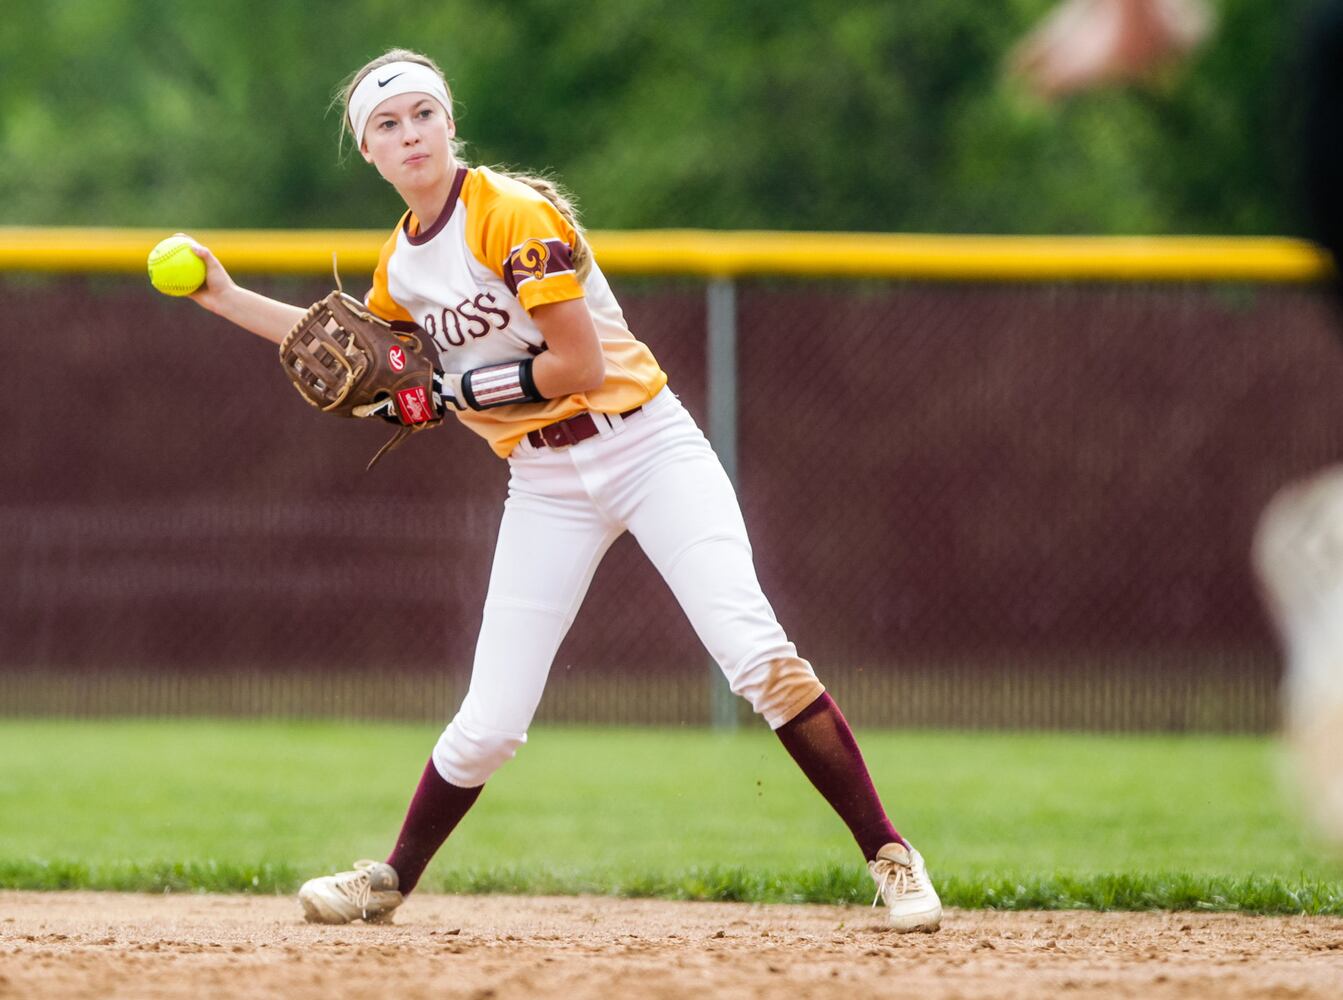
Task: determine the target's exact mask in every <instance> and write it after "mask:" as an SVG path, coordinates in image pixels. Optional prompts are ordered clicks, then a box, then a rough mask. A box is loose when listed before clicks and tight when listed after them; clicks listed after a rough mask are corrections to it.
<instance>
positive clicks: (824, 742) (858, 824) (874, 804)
mask: <svg viewBox="0 0 1343 1000" xmlns="http://www.w3.org/2000/svg"><path fill="white" fill-rule="evenodd" d="M775 732H776V733H778V734H779V739H780V741H781V742H782V743H783V745H784V748H785V749H786V750H787V751H788V752H789V754H791V755H792V757H793V760H795V761H797V764H798V767H800V768H802V773H803V774H805V775H806V776H807V778H808V779H810V781H811V783H812V784H813V785H815V786H816V790H817V791H818V792H820V793H821V794H822V795H823V796H825V801H827V802H829V803H830V807H831V808H832V809H834V810H835V812H837V813H838V814H839V818H840V819H842V820H843V821H844V824H845V825H846V826H847V827H848V828H849V832H850V833H852V834H853V839H854V840H856V841H858V846H859V848H861V849H862V852H863V856H864V857H866V858H867V859H868V860H869V861H871V860H872V859H873V858H875V857H876V856H877V851H879V850H881V848H882V847H884V846H885V845H887V844H889V843H891V842H892V841H899V842H900V843H902V844H905V846H909V845H908V844H907V843H906V842H905V839H904V838H903V837H901V836H900V834H899V833H897V832H896V829H895V827H893V826H892V825H891V821H890V820H889V819H888V818H887V817H886V810H885V809H884V808H882V805H881V799H880V798H879V797H878V795H877V790H876V788H875V787H874V786H873V785H872V777H871V776H870V775H869V774H868V773H867V765H866V764H865V763H863V755H862V752H861V751H860V750H859V749H858V743H857V741H856V740H854V738H853V731H852V730H851V729H849V723H848V722H847V721H846V720H845V718H844V715H843V713H842V712H840V710H839V706H838V705H836V704H835V702H834V699H832V698H831V697H830V695H828V694H822V695H821V696H820V697H819V698H817V699H816V700H815V701H813V702H812V703H811V704H810V705H808V706H807V707H806V708H804V709H803V710H802V711H801V712H799V713H798V714H797V715H796V716H794V717H793V718H792V719H789V720H788V721H787V722H785V723H784V724H783V725H782V726H780V727H779V728H778V729H776V730H775Z"/></svg>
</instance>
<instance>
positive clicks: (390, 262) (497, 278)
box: [365, 167, 667, 457]
mask: <svg viewBox="0 0 1343 1000" xmlns="http://www.w3.org/2000/svg"><path fill="white" fill-rule="evenodd" d="M575 235H576V234H575V233H574V228H573V226H571V225H570V224H569V223H568V222H567V221H566V220H565V218H564V216H563V215H561V214H560V212H559V210H558V209H557V208H556V207H555V206H554V205H552V204H551V203H550V201H548V200H547V199H546V197H545V196H544V195H542V194H541V193H540V192H538V191H536V190H534V189H533V188H531V187H529V186H527V185H526V184H523V183H522V182H521V181H516V180H513V179H512V178H510V177H505V176H503V175H502V174H498V173H495V172H494V171H492V170H489V169H488V168H486V167H471V168H469V169H468V168H466V167H462V168H461V169H459V170H458V171H457V176H456V179H455V180H454V182H453V185H452V191H451V192H450V193H449V195H448V202H447V204H446V205H445V206H444V208H443V212H442V214H441V215H440V216H439V217H438V219H437V220H436V221H435V222H434V223H433V224H432V225H431V226H429V227H428V228H427V229H426V228H423V227H422V226H421V224H420V221H419V220H418V219H416V218H415V216H414V215H413V214H412V213H410V212H407V213H406V214H405V215H404V216H402V217H401V221H400V223H398V225H397V227H396V231H395V232H394V233H393V234H392V236H391V238H389V239H388V240H387V242H386V243H385V244H384V245H383V248H382V255H381V256H380V258H379V260H378V267H377V270H376V271H375V272H374V274H373V287H372V289H370V291H369V293H368V295H366V296H365V302H367V303H368V307H369V309H370V310H371V311H372V312H374V313H375V314H377V315H378V316H381V317H382V318H383V319H386V320H389V321H398V320H399V321H401V322H408V323H414V324H415V325H416V326H418V327H420V328H421V329H422V330H424V331H425V332H426V333H427V334H428V335H429V337H430V339H431V340H432V341H433V344H434V346H435V348H437V350H438V358H439V361H438V363H439V367H440V368H442V369H443V371H445V372H449V373H460V372H466V371H470V370H471V369H473V368H479V367H481V366H482V365H490V364H498V363H500V362H504V361H517V360H520V359H522V358H525V357H527V356H528V355H529V354H530V355H536V354H540V353H541V352H542V351H544V350H545V348H546V345H545V341H544V340H543V338H542V336H541V331H540V330H539V329H538V328H537V326H536V324H535V323H534V322H532V318H531V310H532V309H535V308H536V307H537V306H540V305H545V304H546V303H549V302H565V301H567V300H569V299H578V298H586V300H587V305H588V310H589V311H590V312H591V313H592V320H593V324H594V325H595V326H596V328H597V336H598V338H599V339H600V341H601V347H602V354H603V355H604V357H605V358H606V379H605V381H603V382H602V384H601V386H600V387H599V388H597V389H595V390H593V391H592V392H587V393H577V394H574V395H572V396H563V397H560V398H557V399H550V400H546V401H545V402H543V403H519V404H516V405H513V406H499V407H496V408H493V409H489V410H465V411H463V412H461V413H458V414H457V416H458V418H459V419H460V420H461V421H462V423H464V424H466V425H467V426H468V427H470V428H471V429H472V430H473V431H475V432H476V433H477V434H479V435H481V436H482V437H484V438H485V439H486V440H487V441H489V443H490V446H491V447H492V448H493V449H494V451H495V453H496V454H498V455H500V456H501V457H507V455H508V454H509V453H510V452H511V451H512V450H513V446H514V445H516V444H517V443H518V441H520V440H521V439H522V438H523V437H525V436H526V435H527V432H528V431H533V430H536V429H538V428H540V427H544V426H546V425H547V424H552V423H554V422H555V421H557V420H564V419H566V418H568V417H572V416H574V415H575V414H577V413H581V412H582V411H584V410H592V411H595V412H598V413H623V412H624V411H626V410H632V409H634V407H636V406H641V405H643V404H644V403H646V402H648V400H650V399H652V398H653V396H654V395H656V394H657V392H658V390H659V389H661V388H662V387H663V386H664V385H665V384H666V382H667V376H666V374H664V373H663V371H662V369H661V367H659V365H658V363H657V360H656V359H655V358H654V357H653V354H652V352H651V351H649V349H648V348H647V347H645V346H644V345H643V344H642V343H641V342H639V341H638V340H636V339H635V337H634V335H633V334H632V333H630V330H629V327H628V326H627V325H626V324H625V316H624V314H623V313H622V312H621V310H620V305H619V304H618V303H617V302H616V299H615V296H614V295H612V294H611V288H610V286H609V285H608V284H607V283H606V278H605V277H604V276H603V275H602V273H601V271H600V270H599V269H598V268H597V266H596V264H595V262H594V264H593V266H592V270H591V271H590V272H589V273H588V276H587V277H586V278H585V279H584V280H583V281H582V282H580V281H579V280H578V278H577V277H576V276H575V274H574V267H573V259H572V254H573V245H574V240H575Z"/></svg>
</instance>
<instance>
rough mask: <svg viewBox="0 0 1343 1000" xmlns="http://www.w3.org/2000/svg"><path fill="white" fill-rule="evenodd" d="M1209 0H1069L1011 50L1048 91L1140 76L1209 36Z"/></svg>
mask: <svg viewBox="0 0 1343 1000" xmlns="http://www.w3.org/2000/svg"><path fill="white" fill-rule="evenodd" d="M1212 25H1213V16H1212V11H1211V9H1210V8H1209V6H1208V4H1207V3H1206V2H1205V0H1064V2H1063V3H1061V4H1059V6H1057V7H1056V8H1054V10H1053V11H1051V12H1050V14H1049V15H1048V16H1047V17H1046V18H1045V19H1044V21H1043V22H1041V24H1040V25H1039V27H1037V28H1036V29H1035V30H1034V31H1032V32H1031V33H1030V34H1029V35H1027V36H1026V38H1024V39H1023V40H1022V41H1021V42H1020V43H1019V44H1018V45H1017V46H1016V48H1015V49H1014V50H1013V52H1012V54H1011V56H1010V57H1009V65H1010V68H1011V70H1012V72H1014V73H1016V74H1017V75H1019V76H1021V77H1023V78H1024V79H1025V80H1026V81H1027V83H1028V84H1029V85H1030V87H1031V88H1032V89H1033V90H1035V91H1036V92H1037V93H1039V94H1041V95H1042V96H1045V97H1058V96H1061V95H1063V94H1066V93H1069V92H1071V91H1077V90H1083V89H1086V88H1087V87H1093V86H1096V85H1098V84H1104V83H1116V82H1123V81H1130V80H1135V79H1139V78H1141V77H1143V76H1145V75H1147V74H1148V73H1149V72H1151V71H1152V70H1154V69H1156V68H1158V67H1160V66H1162V65H1165V64H1167V63H1169V62H1172V61H1174V60H1176V59H1178V58H1179V57H1180V56H1183V55H1184V54H1186V53H1187V52H1189V51H1191V50H1192V49H1194V48H1195V47H1197V46H1198V45H1199V43H1200V42H1202V41H1203V40H1204V39H1205V38H1207V37H1208V35H1209V33H1210V32H1211V30H1212Z"/></svg>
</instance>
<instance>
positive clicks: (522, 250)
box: [504, 239, 574, 295]
mask: <svg viewBox="0 0 1343 1000" xmlns="http://www.w3.org/2000/svg"><path fill="white" fill-rule="evenodd" d="M573 270H574V255H573V250H571V249H570V248H569V244H567V243H565V242H564V240H560V239H553V240H539V239H530V240H524V241H523V242H522V243H519V244H518V245H517V246H516V247H514V248H513V249H512V250H510V251H509V254H508V260H507V261H505V262H504V284H506V285H507V286H508V290H509V291H510V292H512V293H513V294H514V295H517V294H518V289H519V288H521V287H522V286H523V285H525V284H527V283H528V282H529V281H541V280H543V279H545V278H547V277H549V276H550V275H552V274H572V273H573Z"/></svg>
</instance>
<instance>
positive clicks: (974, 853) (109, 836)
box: [0, 720, 1343, 914]
mask: <svg viewBox="0 0 1343 1000" xmlns="http://www.w3.org/2000/svg"><path fill="white" fill-rule="evenodd" d="M436 736H437V730H436V729H434V728H425V727H420V726H388V725H371V724H367V723H321V724H298V723H272V722H217V721H207V722H199V721H171V722H145V721H127V722H105V721H70V722H65V721H62V722H46V721H10V720H7V721H4V722H3V723H0V888H106V889H136V890H151V891H163V890H174V891H175V890H199V889H205V890H219V891H237V890H244V891H261V892H288V891H292V890H293V889H294V888H295V887H296V886H297V884H298V883H299V882H300V881H302V879H303V878H306V877H308V876H310V875H313V874H318V873H321V872H325V871H331V870H336V869H339V868H345V867H348V866H349V863H350V862H351V861H353V860H354V859H355V858H358V857H375V858H381V857H383V856H385V854H386V852H387V850H388V848H389V846H390V843H391V840H392V838H393V837H394V836H395V834H396V831H397V828H398V826H399V824H400V820H401V816H402V813H403V810H404V808H405V805H406V802H407V800H408V797H409V795H410V792H411V790H412V789H413V788H414V785H415V782H416V781H417V780H418V778H419V773H420V770H421V768H422V767H423V764H424V761H425V758H426V756H427V754H428V751H429V749H430V747H431V746H432V744H433V741H434V739H435V738H436ZM859 738H860V740H861V741H862V743H863V746H864V751H865V753H866V754H867V757H868V761H869V764H870V766H871V769H872V771H873V774H874V775H875V777H876V781H877V785H878V788H879V789H880V790H881V792H882V795H883V798H884V799H885V801H886V803H887V806H888V808H889V810H890V812H891V815H892V817H893V819H894V820H895V822H896V825H897V826H898V827H899V828H900V829H901V831H902V832H903V833H904V834H905V835H906V836H907V837H909V838H910V839H911V840H912V841H913V842H914V843H915V844H916V845H918V846H919V847H920V849H921V850H922V851H923V853H924V855H925V856H926V858H927V860H928V863H929V869H930V871H931V872H932V874H933V875H934V877H935V878H936V880H937V882H938V885H939V888H940V889H941V890H942V895H943V898H944V900H945V901H946V902H947V903H949V904H951V905H961V906H996V907H1015V908H1055V907H1070V906H1085V907H1096V908H1120V909H1124V908H1152V907H1164V908H1173V909H1183V908H1212V909H1243V910H1248V911H1254V912H1276V913H1284V912H1286V913H1294V912H1307V913H1334V914H1343V866H1341V865H1340V864H1339V863H1337V862H1332V861H1328V860H1326V859H1325V855H1324V854H1323V852H1322V851H1321V850H1320V848H1319V846H1318V845H1316V844H1313V843H1312V842H1311V841H1310V840H1309V838H1308V837H1307V836H1306V835H1305V834H1304V832H1303V831H1302V830H1301V828H1300V826H1299V824H1298V823H1297V822H1296V820H1295V819H1294V818H1293V814H1292V810H1291V808H1290V803H1289V801H1288V800H1287V797H1286V795H1285V794H1284V793H1283V792H1282V791H1280V789H1279V781H1278V780H1277V770H1278V756H1277V750H1276V747H1275V744H1274V743H1273V742H1272V741H1270V740H1266V739H1262V738H1254V737H1214V736H1189V737H1159V736H1096V735H1075V734H1046V733H1037V734H1019V733H945V732H879V731H874V732H860V733H859ZM423 886H424V888H426V889H428V890H449V891H457V892H485V891H510V892H528V893H533V892H539V893H573V892H597V893H621V894H626V895H656V896H665V897H670V898H698V899H749V900H807V901H825V902H833V901H838V900H845V901H858V900H862V901H864V902H866V901H869V900H870V898H871V897H870V893H871V889H870V881H869V880H868V878H867V875H866V872H865V871H864V869H863V866H862V862H861V859H860V858H859V857H858V854H857V851H856V849H855V848H854V846H853V844H852V841H851V840H850V839H849V837H848V833H847V831H846V830H845V829H844V828H843V826H842V825H841V824H840V822H839V821H838V819H836V818H835V817H834V815H833V814H832V813H831V812H830V810H829V808H828V807H827V806H826V805H825V803H824V802H823V801H822V800H821V798H820V796H819V795H817V794H816V792H815V791H813V790H812V788H811V787H810V785H808V784H807V783H806V780H805V779H804V778H803V776H802V775H801V773H800V772H798V771H797V770H796V769H795V768H794V766H793V764H792V761H791V760H790V759H789V758H788V757H787V755H786V754H785V753H784V752H783V750H782V748H781V747H780V746H779V745H778V743H777V741H776V740H775V739H774V737H773V736H772V735H771V734H769V733H768V732H767V731H765V730H764V729H763V728H761V729H748V730H747V731H745V732H742V733H740V734H735V735H716V734H713V733H710V732H705V731H702V730H665V729H663V730H655V729H640V730H629V729H621V730H617V729H577V728H555V727H552V728H538V729H536V730H534V731H533V733H532V735H531V739H530V742H529V744H528V745H527V746H526V747H524V748H523V750H522V751H521V752H520V754H519V755H518V759H517V760H515V761H513V762H512V763H511V764H509V765H508V766H507V767H506V768H504V770H503V771H501V772H500V773H499V774H498V775H497V776H496V777H495V779H494V780H493V781H491V782H490V785H489V787H487V789H486V791H485V794H484V795H483V796H482V797H481V800H480V802H479V804H478V805H477V806H476V808H475V809H474V810H473V811H472V812H471V814H470V815H468V817H467V818H466V820H465V821H464V823H463V824H462V826H461V827H460V828H459V829H458V831H457V832H456V833H455V834H454V835H453V837H452V838H451V840H449V842H448V844H447V846H446V847H445V848H444V850H443V851H442V852H441V853H440V855H439V857H438V858H437V859H436V860H435V862H434V864H433V865H432V866H431V867H430V869H429V872H428V874H427V875H426V878H425V881H424V883H423Z"/></svg>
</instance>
